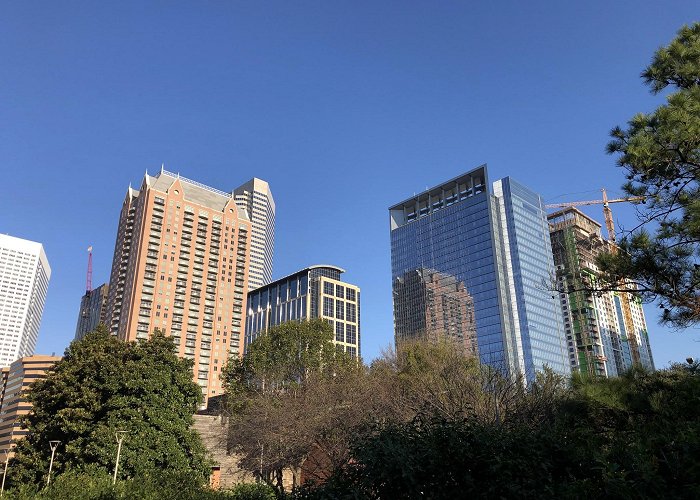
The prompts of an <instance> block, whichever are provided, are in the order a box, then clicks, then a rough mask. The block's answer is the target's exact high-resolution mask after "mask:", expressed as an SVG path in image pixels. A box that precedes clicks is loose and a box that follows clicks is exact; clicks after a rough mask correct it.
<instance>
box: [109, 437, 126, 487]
mask: <svg viewBox="0 0 700 500" xmlns="http://www.w3.org/2000/svg"><path fill="white" fill-rule="evenodd" d="M125 436H126V431H117V432H115V433H114V437H116V438H117V461H116V463H115V464H114V477H113V478H112V484H116V483H117V472H118V471H119V455H121V452H122V442H123V441H124V437H125Z"/></svg>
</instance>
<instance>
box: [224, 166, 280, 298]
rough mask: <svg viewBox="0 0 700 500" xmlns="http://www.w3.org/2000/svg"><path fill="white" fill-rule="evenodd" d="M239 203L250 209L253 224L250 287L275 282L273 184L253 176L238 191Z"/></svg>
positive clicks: (249, 288)
mask: <svg viewBox="0 0 700 500" xmlns="http://www.w3.org/2000/svg"><path fill="white" fill-rule="evenodd" d="M233 193H234V198H235V200H236V204H237V205H238V206H239V207H240V208H242V209H244V210H246V212H248V216H249V217H250V220H251V222H252V225H253V231H252V233H253V234H252V240H251V245H250V270H249V271H248V290H255V289H256V288H260V287H261V286H263V285H267V284H268V283H270V282H271V281H272V256H273V253H274V249H275V200H274V199H273V198H272V192H271V191H270V185H269V184H268V183H267V182H265V181H263V180H261V179H258V178H253V179H251V180H249V181H248V182H246V183H245V184H243V185H242V186H240V187H239V188H237V189H236V190H234V192H233Z"/></svg>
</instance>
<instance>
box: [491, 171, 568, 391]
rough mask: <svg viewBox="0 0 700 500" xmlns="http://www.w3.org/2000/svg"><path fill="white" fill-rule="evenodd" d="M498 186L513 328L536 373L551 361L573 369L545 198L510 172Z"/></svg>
mask: <svg viewBox="0 0 700 500" xmlns="http://www.w3.org/2000/svg"><path fill="white" fill-rule="evenodd" d="M493 191H494V195H495V197H496V199H497V200H498V206H499V210H498V215H499V217H500V220H501V225H502V233H503V235H504V238H503V239H504V251H505V252H506V255H507V262H509V263H510V265H509V271H510V275H509V289H510V290H511V294H512V296H513V297H514V298H515V300H512V301H511V308H512V315H513V318H514V322H513V330H514V335H515V337H516V338H518V339H519V346H522V354H521V355H522V361H523V364H524V369H525V373H526V375H527V377H528V379H531V378H532V377H533V376H534V374H535V372H537V371H541V370H542V369H543V368H544V367H545V366H549V367H550V368H552V369H553V370H554V371H556V372H558V373H561V374H567V375H568V374H569V373H570V372H571V369H570V367H569V361H568V357H567V354H566V339H565V335H564V324H563V318H562V313H561V306H560V304H559V301H558V297H557V294H556V293H553V292H552V291H551V290H549V288H551V287H549V286H548V285H549V284H550V283H551V282H552V279H553V278H554V276H555V270H554V260H553V257H552V250H551V244H550V240H549V225H548V223H547V218H546V213H545V211H544V204H543V202H542V199H541V198H540V196H539V195H538V194H536V193H534V192H533V191H531V190H529V189H528V188H526V187H525V186H523V185H522V184H520V183H518V182H516V181H514V180H513V179H511V178H510V177H506V178H505V179H501V180H499V181H496V182H494V185H493Z"/></svg>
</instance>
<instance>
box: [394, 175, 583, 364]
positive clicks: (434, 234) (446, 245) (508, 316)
mask: <svg viewBox="0 0 700 500" xmlns="http://www.w3.org/2000/svg"><path fill="white" fill-rule="evenodd" d="M494 189H498V190H499V195H496V193H495V192H492V191H491V190H490V189H489V187H488V178H487V170H486V166H482V167H479V168H477V169H475V170H473V171H471V172H468V173H466V174H464V175H462V176H460V177H457V178H455V179H452V180H450V181H447V182H445V183H443V184H441V185H439V186H436V187H435V188H432V189H429V190H427V191H425V192H424V193H422V194H420V195H418V196H415V197H413V198H410V199H408V200H406V201H404V202H401V203H399V204H397V205H394V206H393V207H391V208H390V209H389V212H390V224H391V228H390V229H391V263H392V280H393V292H394V324H395V334H396V340H397V342H400V341H401V340H403V339H407V338H411V337H420V336H421V335H422V332H423V331H424V330H421V328H423V329H424V326H423V325H421V322H420V321H417V320H412V319H411V317H409V316H407V315H406V313H405V311H407V310H410V307H406V305H409V306H410V304H414V305H415V304H418V303H420V300H421V298H420V293H422V292H421V289H420V287H414V288H413V289H412V288H411V287H408V286H405V283H406V278H405V277H406V275H407V273H408V274H409V275H410V273H412V272H416V271H420V270H425V269H430V270H433V271H437V272H439V273H441V275H444V276H451V277H453V278H454V282H456V283H458V284H460V286H461V285H463V286H464V290H465V292H466V293H468V295H469V296H470V297H471V299H472V300H473V312H474V322H475V323H476V335H477V343H478V351H479V356H480V358H481V361H482V362H484V363H489V364H493V365H495V366H498V367H501V368H504V369H506V370H508V371H510V372H511V373H521V374H523V375H527V376H528V377H532V376H534V371H535V370H536V369H541V368H542V366H543V365H544V364H547V365H549V366H551V367H552V368H553V369H555V370H556V371H558V372H561V373H570V370H569V367H568V363H567V360H566V353H565V348H564V338H563V325H562V318H561V309H560V308H559V307H558V303H557V302H556V301H555V300H554V299H553V298H552V297H551V294H550V295H549V299H547V293H546V292H545V291H544V290H543V288H542V285H541V283H542V279H543V278H547V277H549V273H551V272H552V271H553V265H552V257H551V250H549V249H548V248H547V246H546V245H548V237H549V236H548V234H549V233H548V227H547V223H546V218H545V214H544V211H543V210H542V206H541V203H540V201H539V197H537V195H535V194H534V193H532V192H530V191H528V190H526V189H525V188H523V187H522V186H520V185H516V184H515V183H512V181H510V180H509V179H505V180H503V181H500V182H499V183H497V186H495V188H494ZM533 197H534V198H533ZM534 199H537V204H536V205H533V200H534ZM443 281H444V282H445V283H451V282H452V280H448V279H443Z"/></svg>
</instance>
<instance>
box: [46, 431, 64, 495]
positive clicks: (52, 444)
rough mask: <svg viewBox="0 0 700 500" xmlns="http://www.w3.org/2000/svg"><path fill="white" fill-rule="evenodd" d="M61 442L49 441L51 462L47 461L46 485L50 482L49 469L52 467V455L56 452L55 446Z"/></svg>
mask: <svg viewBox="0 0 700 500" xmlns="http://www.w3.org/2000/svg"><path fill="white" fill-rule="evenodd" d="M59 444H61V442H60V441H49V446H51V462H49V475H48V476H47V477H46V486H48V485H49V484H51V470H52V469H53V457H54V455H55V454H56V448H58V445H59Z"/></svg>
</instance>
